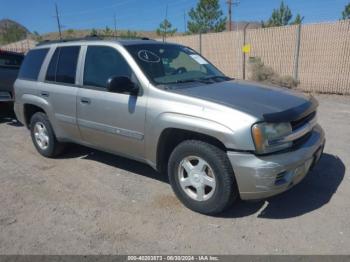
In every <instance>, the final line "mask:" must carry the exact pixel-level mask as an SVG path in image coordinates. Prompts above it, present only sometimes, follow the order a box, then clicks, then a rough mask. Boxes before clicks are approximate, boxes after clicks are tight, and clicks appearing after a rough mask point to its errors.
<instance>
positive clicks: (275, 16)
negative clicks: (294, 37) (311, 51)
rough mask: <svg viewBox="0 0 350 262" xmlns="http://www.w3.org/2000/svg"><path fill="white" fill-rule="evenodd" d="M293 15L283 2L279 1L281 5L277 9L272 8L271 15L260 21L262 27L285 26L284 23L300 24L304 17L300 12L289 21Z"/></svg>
mask: <svg viewBox="0 0 350 262" xmlns="http://www.w3.org/2000/svg"><path fill="white" fill-rule="evenodd" d="M292 17H293V15H292V11H291V10H290V8H289V7H288V5H285V4H284V2H283V1H282V2H281V5H280V7H279V8H278V9H273V11H272V15H271V17H270V18H269V19H268V20H267V21H266V22H262V26H263V27H274V26H285V25H295V24H301V23H302V21H303V19H304V17H302V16H301V15H300V14H298V15H297V16H296V18H295V19H294V20H293V21H291V19H292Z"/></svg>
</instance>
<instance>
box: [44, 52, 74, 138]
mask: <svg viewBox="0 0 350 262" xmlns="http://www.w3.org/2000/svg"><path fill="white" fill-rule="evenodd" d="M79 54H80V46H63V47H57V48H56V49H55V50H54V53H53V55H52V57H51V60H50V63H49V64H48V68H47V71H46V75H45V80H44V82H43V83H42V85H41V87H40V94H39V95H40V96H41V97H43V98H44V99H46V100H48V102H49V104H50V105H51V106H52V111H53V112H54V120H55V121H53V123H52V124H53V125H54V127H55V131H56V135H57V136H58V137H59V138H63V139H67V140H68V141H69V140H72V141H79V140H80V132H79V129H78V125H77V121H76V112H77V111H76V98H77V93H78V89H79V87H78V85H76V75H77V65H78V59H79Z"/></svg>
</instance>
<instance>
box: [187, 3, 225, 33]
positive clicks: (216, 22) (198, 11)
mask: <svg viewBox="0 0 350 262" xmlns="http://www.w3.org/2000/svg"><path fill="white" fill-rule="evenodd" d="M188 16H189V19H190V20H189V21H188V23H187V27H188V30H189V32H190V33H200V32H202V33H207V32H222V31H224V30H225V29H226V21H227V18H226V17H224V16H223V12H222V10H221V9H220V3H219V0H199V2H198V3H197V6H196V8H191V10H190V11H189V13H188Z"/></svg>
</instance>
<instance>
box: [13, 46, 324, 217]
mask: <svg viewBox="0 0 350 262" xmlns="http://www.w3.org/2000/svg"><path fill="white" fill-rule="evenodd" d="M15 94H16V99H15V112H16V115H17V117H18V119H19V121H21V122H22V123H24V124H25V125H26V126H27V127H28V128H29V129H30V132H31V136H32V140H33V143H34V145H35V147H36V149H37V150H38V152H39V153H40V154H41V155H43V156H45V157H55V156H57V155H58V154H60V153H61V152H62V150H63V148H64V145H65V143H72V142H73V143H78V144H82V145H85V146H88V147H93V148H96V149H99V150H103V151H107V152H110V153H114V154H117V155H121V156H125V157H128V158H132V159H134V160H137V161H141V162H144V163H147V164H149V165H151V166H152V167H153V168H154V169H156V170H158V171H160V172H161V173H167V175H168V176H169V181H170V184H171V186H172V188H173V190H174V192H175V194H176V195H177V197H178V198H179V199H180V200H181V201H182V203H183V204H184V205H186V206H187V207H189V208H190V209H192V210H195V211H197V212H200V213H205V214H215V213H219V212H222V211H223V210H225V209H226V208H228V207H229V206H230V204H231V203H232V202H233V201H234V200H235V199H237V198H238V197H240V198H241V199H261V198H266V197H269V196H272V195H275V194H278V193H281V192H283V191H286V190H287V189H289V188H291V187H292V186H293V185H295V184H296V183H298V182H299V181H301V180H302V179H303V178H304V177H305V175H306V174H307V173H308V171H309V170H310V168H311V167H312V166H313V165H314V164H315V163H316V162H317V161H318V160H319V158H320V156H321V154H322V151H323V147H324V143H325V138H324V132H323V130H322V129H321V127H320V126H319V125H318V124H317V122H316V109H317V106H318V103H317V101H316V100H315V99H314V98H313V97H311V96H310V97H308V96H305V95H302V94H298V93H296V92H293V91H290V90H287V89H283V88H279V87H270V86H265V85H260V84H257V83H251V82H246V81H240V80H234V79H231V78H229V77H227V76H225V75H224V74H223V73H221V72H220V71H219V70H218V69H217V68H216V67H215V66H213V65H212V64H211V63H210V62H209V61H208V60H206V59H205V58H204V57H202V56H201V55H200V54H198V53H196V52H195V51H194V50H192V49H191V48H188V47H185V46H181V45H176V44H168V43H161V42H157V41H153V40H129V41H127V40H125V41H101V40H99V41H98V40H84V41H73V42H60V43H46V44H42V45H39V46H37V47H36V48H34V49H33V50H31V51H30V52H29V53H28V54H27V56H26V58H25V60H24V62H23V64H22V66H21V70H20V73H19V76H18V79H17V80H16V82H15Z"/></svg>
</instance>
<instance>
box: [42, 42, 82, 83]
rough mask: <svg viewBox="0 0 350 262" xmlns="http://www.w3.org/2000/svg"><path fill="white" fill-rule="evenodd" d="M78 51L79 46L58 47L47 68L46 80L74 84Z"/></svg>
mask: <svg viewBox="0 0 350 262" xmlns="http://www.w3.org/2000/svg"><path fill="white" fill-rule="evenodd" d="M79 51H80V47H79V46H67V47H58V48H57V49H56V50H55V53H54V54H53V56H52V58H51V61H50V64H49V67H48V69H47V73H46V80H47V81H52V82H59V83H67V84H74V83H75V74H76V71H77V63H78V56H79Z"/></svg>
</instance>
